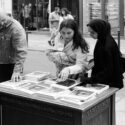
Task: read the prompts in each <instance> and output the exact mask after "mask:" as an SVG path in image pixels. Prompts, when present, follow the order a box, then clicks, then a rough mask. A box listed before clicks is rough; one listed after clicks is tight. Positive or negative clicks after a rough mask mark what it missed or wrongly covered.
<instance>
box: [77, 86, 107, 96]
mask: <svg viewBox="0 0 125 125" xmlns="http://www.w3.org/2000/svg"><path fill="white" fill-rule="evenodd" d="M75 88H77V89H84V90H89V91H93V92H95V93H96V94H100V93H102V92H103V91H105V90H107V89H109V85H105V84H85V85H82V86H76V87H75Z"/></svg>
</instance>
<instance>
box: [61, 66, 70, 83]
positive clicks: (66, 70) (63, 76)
mask: <svg viewBox="0 0 125 125" xmlns="http://www.w3.org/2000/svg"><path fill="white" fill-rule="evenodd" d="M69 74H70V69H69V68H64V69H63V70H62V71H61V72H60V74H59V78H60V79H61V80H62V81H64V80H66V79H67V78H68V76H69Z"/></svg>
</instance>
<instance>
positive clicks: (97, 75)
mask: <svg viewBox="0 0 125 125" xmlns="http://www.w3.org/2000/svg"><path fill="white" fill-rule="evenodd" d="M87 26H88V31H89V32H90V36H91V37H92V38H94V39H97V43H96V45H95V49H94V67H93V68H92V73H91V77H90V78H86V79H85V78H84V77H82V78H81V81H82V82H83V84H84V83H90V84H94V83H102V84H107V85H109V86H110V87H117V88H122V87H123V75H122V67H121V62H120V51H119V48H118V45H117V43H116V41H115V40H114V38H113V37H112V35H111V27H110V24H109V23H108V22H107V21H104V20H102V19H94V20H92V21H90V22H89V23H88V24H87Z"/></svg>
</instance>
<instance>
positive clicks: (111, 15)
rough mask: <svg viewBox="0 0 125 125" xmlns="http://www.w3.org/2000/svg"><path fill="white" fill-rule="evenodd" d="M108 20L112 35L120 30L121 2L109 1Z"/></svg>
mask: <svg viewBox="0 0 125 125" xmlns="http://www.w3.org/2000/svg"><path fill="white" fill-rule="evenodd" d="M106 19H107V20H108V21H109V22H110V24H111V28H112V34H117V31H118V29H119V0H108V1H107V3H106Z"/></svg>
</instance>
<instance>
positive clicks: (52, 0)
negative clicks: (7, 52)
mask: <svg viewBox="0 0 125 125" xmlns="http://www.w3.org/2000/svg"><path fill="white" fill-rule="evenodd" d="M124 1H125V0H0V8H2V9H4V10H5V11H6V12H9V13H12V15H13V17H14V18H16V19H17V20H18V21H20V22H21V24H22V25H23V26H24V27H27V28H28V29H29V30H41V29H46V28H49V25H48V16H49V13H50V12H51V11H53V10H54V7H56V6H59V7H60V8H63V7H66V8H67V9H68V10H69V11H70V12H71V14H72V15H73V16H74V18H75V20H76V21H77V23H78V25H79V27H80V30H81V31H82V33H83V34H87V32H88V31H87V27H86V24H87V23H88V22H89V21H90V20H91V19H95V18H102V19H104V20H107V21H109V22H110V23H111V27H112V33H113V34H117V31H119V30H120V33H121V35H124V17H125V16H124V15H125V14H124V4H125V2H124Z"/></svg>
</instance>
